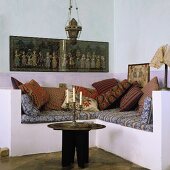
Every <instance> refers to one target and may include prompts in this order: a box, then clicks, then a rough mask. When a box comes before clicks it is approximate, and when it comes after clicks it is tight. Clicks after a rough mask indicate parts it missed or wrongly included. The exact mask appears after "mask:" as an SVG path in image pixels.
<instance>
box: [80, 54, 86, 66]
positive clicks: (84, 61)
mask: <svg viewBox="0 0 170 170" xmlns="http://www.w3.org/2000/svg"><path fill="white" fill-rule="evenodd" d="M85 66H86V56H85V54H83V55H82V57H81V60H80V68H81V69H84V68H85Z"/></svg>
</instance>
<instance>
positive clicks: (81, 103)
mask: <svg viewBox="0 0 170 170" xmlns="http://www.w3.org/2000/svg"><path fill="white" fill-rule="evenodd" d="M80 105H82V91H81V92H80Z"/></svg>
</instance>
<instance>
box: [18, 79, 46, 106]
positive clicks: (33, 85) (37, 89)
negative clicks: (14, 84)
mask: <svg viewBox="0 0 170 170" xmlns="http://www.w3.org/2000/svg"><path fill="white" fill-rule="evenodd" d="M19 88H20V89H21V90H22V91H23V92H24V93H27V94H28V95H29V96H31V98H32V100H33V102H34V104H35V105H36V106H37V108H38V109H39V108H40V107H42V106H43V105H44V104H45V103H47V102H48V100H49V95H48V93H47V92H46V91H45V90H44V89H43V88H42V87H41V86H40V85H39V84H38V83H37V82H36V81H35V80H31V81H30V82H28V83H25V84H23V85H20V86H19Z"/></svg>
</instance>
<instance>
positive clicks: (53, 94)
mask: <svg viewBox="0 0 170 170" xmlns="http://www.w3.org/2000/svg"><path fill="white" fill-rule="evenodd" d="M44 89H45V90H46V92H47V93H48V95H49V96H50V98H49V101H48V102H47V103H46V104H45V105H44V107H43V108H44V110H61V105H62V104H63V102H64V99H65V90H66V88H64V87H62V88H55V87H44Z"/></svg>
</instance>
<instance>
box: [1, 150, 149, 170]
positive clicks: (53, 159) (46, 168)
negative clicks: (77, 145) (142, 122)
mask: <svg viewBox="0 0 170 170" xmlns="http://www.w3.org/2000/svg"><path fill="white" fill-rule="evenodd" d="M89 159H90V162H89V164H88V165H87V166H86V167H85V168H84V170H146V169H145V168H142V167H140V166H138V165H135V164H133V163H131V162H129V161H126V160H124V159H122V158H120V157H118V156H115V155H113V154H111V153H108V152H106V151H104V150H102V149H98V148H92V149H90V154H89ZM78 169H80V168H79V167H78V166H77V163H76V161H75V163H74V164H73V165H72V167H67V168H62V166H61V152H57V153H50V154H37V155H28V156H22V157H13V158H1V160H0V170H78Z"/></svg>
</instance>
